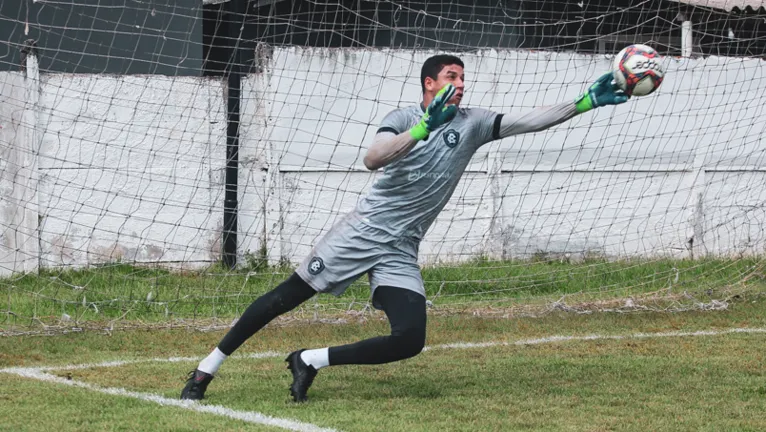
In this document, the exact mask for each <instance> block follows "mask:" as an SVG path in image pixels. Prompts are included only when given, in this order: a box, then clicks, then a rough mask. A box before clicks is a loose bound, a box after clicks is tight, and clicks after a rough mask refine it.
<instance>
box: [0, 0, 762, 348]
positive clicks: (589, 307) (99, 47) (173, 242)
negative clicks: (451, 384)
mask: <svg viewBox="0 0 766 432" xmlns="http://www.w3.org/2000/svg"><path fill="white" fill-rule="evenodd" d="M12 3H13V2H12V1H11V2H3V4H2V6H0V28H4V29H5V30H2V32H4V33H0V37H2V38H3V39H4V40H3V41H2V44H0V48H2V51H3V52H2V53H0V98H2V99H0V100H1V101H2V103H0V333H7V334H10V333H15V332H36V331H59V330H62V329H72V328H105V327H106V328H115V327H129V326H134V325H141V326H147V325H160V326H167V325H184V326H199V327H205V326H215V325H219V326H225V325H228V324H230V323H231V322H232V320H233V319H235V318H236V317H237V316H238V315H239V314H240V313H241V312H242V311H243V310H244V308H245V307H247V305H249V304H250V303H251V302H252V301H253V300H254V299H255V298H256V297H257V296H258V295H259V294H261V293H263V292H265V291H267V290H269V289H271V288H273V287H274V286H276V285H277V284H278V283H279V282H281V281H282V280H283V279H284V278H286V277H287V276H288V275H289V274H290V273H291V272H292V270H293V269H294V268H295V266H296V265H297V264H298V263H300V262H301V261H302V260H303V259H304V258H305V257H306V256H308V255H309V254H310V253H311V248H312V246H313V245H314V244H315V243H316V242H317V241H318V240H319V239H320V238H321V236H322V235H324V234H325V233H327V232H328V230H329V229H330V228H331V227H332V226H333V224H334V223H335V222H336V221H337V220H339V218H340V217H342V216H343V215H344V214H345V213H347V212H348V211H350V210H352V209H353V208H354V206H355V205H356V203H357V202H358V201H359V200H360V198H361V197H363V196H364V194H365V193H366V192H367V191H369V189H370V187H371V186H372V184H373V182H374V180H375V179H376V178H377V176H378V175H379V173H373V172H369V171H367V170H366V169H365V168H364V165H363V163H362V158H363V157H364V155H365V151H366V148H367V147H368V146H369V144H370V143H371V141H372V139H373V136H374V135H375V133H376V131H377V128H378V124H379V122H380V120H381V119H382V118H383V116H385V115H386V114H387V113H388V112H390V111H391V110H393V109H396V108H399V107H404V106H407V105H412V104H417V103H419V101H420V98H421V90H420V81H419V79H420V68H421V65H422V64H423V62H424V61H425V59H426V58H428V57H429V56H430V55H433V54H436V53H452V54H456V55H459V56H460V57H461V58H462V60H463V61H464V63H465V74H466V82H467V83H466V97H465V98H464V99H463V101H462V104H463V105H466V106H470V107H482V108H488V109H492V110H495V111H497V112H500V113H512V112H521V111H524V110H530V109H533V108H535V107H538V106H542V105H549V104H553V103H557V102H561V101H567V100H574V98H575V97H576V96H577V95H578V94H580V93H581V92H582V91H584V90H585V89H586V88H587V86H588V85H589V84H590V83H592V82H593V81H594V80H595V79H596V78H597V77H598V76H599V75H601V74H602V73H604V72H606V71H608V70H609V69H610V65H611V61H612V59H613V57H614V54H615V53H617V52H618V51H619V50H620V49H622V48H623V47H625V46H627V45H629V44H631V43H645V44H648V45H650V46H653V47H654V48H655V49H657V50H658V51H659V53H660V54H661V55H662V63H663V66H664V67H665V69H666V79H665V81H664V83H663V84H662V87H661V88H660V89H659V90H658V91H657V92H656V93H655V94H653V95H651V96H648V97H644V98H634V99H633V100H631V101H630V102H629V103H627V104H625V105H621V106H619V107H607V108H602V109H598V110H595V111H592V112H589V113H586V114H583V115H580V116H578V117H576V118H574V119H572V120H570V121H568V122H565V123H563V124H561V125H558V126H556V127H553V128H551V129H548V130H545V131H541V132H538V133H533V134H526V135H521V136H517V137H512V138H507V139H504V140H501V141H496V142H493V143H490V144H487V145H485V146H484V147H482V148H481V149H480V150H479V151H478V152H477V153H476V155H475V156H474V157H473V159H472V160H471V163H470V164H469V166H468V169H467V170H466V172H465V174H464V176H463V178H462V181H461V182H460V184H459V185H458V187H457V189H456V191H455V193H454V195H453V197H452V199H451V200H450V202H449V204H448V205H447V207H446V208H445V209H444V211H443V212H442V213H441V214H440V216H439V218H438V219H437V221H436V222H435V223H434V225H433V226H432V227H431V229H430V230H429V231H428V233H427V234H426V236H425V239H424V241H423V242H422V244H421V246H420V264H421V266H422V274H423V278H424V283H425V288H426V292H427V296H428V300H429V301H430V307H431V309H432V311H433V312H435V313H438V312H440V311H444V312H445V313H453V312H456V311H464V310H467V311H471V312H473V313H481V314H488V315H494V314H501V315H504V316H512V315H513V314H541V313H545V312H548V311H552V310H568V311H576V312H590V311H593V310H607V311H618V312H626V311H641V310H671V311H674V310H687V309H718V308H725V307H726V306H727V302H728V301H730V299H732V298H735V297H737V296H744V295H746V294H752V293H754V292H760V291H762V288H763V286H764V285H763V263H764V262H763V253H764V247H766V238H764V232H766V230H765V228H766V205H765V204H766V203H765V201H766V162H765V161H764V149H763V146H762V145H761V144H762V137H763V136H766V131H765V130H764V122H763V119H764V118H766V112H765V110H766V108H765V107H766V99H764V98H765V97H766V96H764V95H766V92H765V91H764V89H766V63H765V62H764V56H765V55H766V33H764V29H763V25H762V24H761V25H760V26H759V22H762V21H763V19H764V16H766V14H764V10H763V9H762V8H761V9H758V8H757V5H756V8H755V9H754V8H753V7H746V8H745V5H746V4H747V3H748V2H736V3H737V4H738V7H737V8H733V9H732V8H731V5H728V4H726V2H713V1H710V2H703V1H695V2H691V1H690V2H676V1H644V2H611V1H603V2H590V3H589V2H585V3H583V2H580V3H575V2H553V3H551V2H545V1H539V0H537V1H531V2H520V1H510V2H496V1H490V0H486V1H470V2H469V1H458V2H446V1H444V2H400V1H369V0H357V1H352V2H345V1H344V2H340V1H331V0H328V1H321V2H315V1H296V2H288V1H251V2H249V3H247V4H246V5H245V6H246V11H243V12H245V13H233V12H231V10H241V9H236V7H240V8H241V7H243V6H241V5H240V6H236V7H235V6H234V5H232V4H229V3H226V2H224V3H218V4H199V2H194V1H187V2H184V1H181V2H176V3H177V4H175V5H174V6H159V5H152V4H151V2H147V3H131V4H130V5H125V4H120V6H119V7H118V4H117V3H116V2H114V1H108V0H100V1H99V2H84V1H77V0H68V1H48V0H45V1H39V2H19V5H15V6H14V5H13V4H12ZM211 3H215V2H211ZM622 3H624V4H622ZM730 3H731V2H730ZM740 7H741V9H740ZM235 54H236V55H235ZM234 61H236V62H237V63H236V64H238V65H240V67H238V68H232V64H233V62H234ZM237 72H241V83H240V85H241V87H240V89H241V91H240V92H239V97H238V98H237V99H236V101H234V102H236V105H237V106H238V108H239V114H240V115H239V120H238V121H237V122H236V125H235V126H237V127H234V128H233V127H232V116H231V115H230V114H231V113H232V112H233V105H232V103H233V98H232V97H231V96H232V91H231V89H230V86H231V83H232V82H236V81H231V79H230V78H229V77H230V76H232V74H235V75H236V74H237ZM234 95H236V93H234ZM232 131H236V134H237V135H236V139H234V138H235V137H232V136H231V132H232ZM232 144H236V145H237V150H238V154H237V157H238V159H237V160H236V162H237V163H235V164H231V163H229V164H228V165H229V168H228V169H227V162H230V161H231V159H230V157H231V155H232V153H231V150H232ZM227 150H229V152H228V153H227ZM231 165H234V168H235V170H232V166H231ZM227 190H228V191H229V192H230V194H233V195H231V196H236V198H237V200H236V208H232V207H229V209H230V210H232V209H233V210H234V211H235V214H236V217H237V219H236V220H237V228H236V230H235V233H236V242H235V243H234V246H235V249H234V250H230V251H228V253H233V254H234V256H236V266H235V267H233V268H232V267H230V266H228V265H224V260H223V259H222V257H223V256H224V255H225V253H227V251H226V250H225V248H226V247H225V243H226V241H225V240H226V235H230V234H226V235H225V232H226V228H225V220H224V213H225V211H224V208H225V207H226V202H225V201H226V199H227V194H226V193H227ZM231 238H233V237H229V239H231ZM368 306H369V286H368V283H367V279H366V277H362V278H360V279H359V280H358V281H357V282H356V283H355V284H354V285H353V286H352V287H351V288H350V289H349V290H348V291H347V292H346V294H344V295H343V296H341V297H338V298H335V297H332V296H320V297H318V298H316V299H315V300H312V301H310V302H309V303H307V304H306V305H304V306H303V307H302V308H301V309H300V310H298V311H297V312H296V313H295V314H292V315H290V318H288V319H296V318H297V319H320V320H321V319H337V318H343V317H344V316H345V315H347V314H356V315H358V314H364V313H366V312H365V311H366V310H368Z"/></svg>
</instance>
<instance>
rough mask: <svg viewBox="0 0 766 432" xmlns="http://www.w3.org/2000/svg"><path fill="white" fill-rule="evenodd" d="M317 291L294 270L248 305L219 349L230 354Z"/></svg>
mask: <svg viewBox="0 0 766 432" xmlns="http://www.w3.org/2000/svg"><path fill="white" fill-rule="evenodd" d="M314 294H316V291H315V290H314V288H311V286H310V285H309V284H307V283H306V282H305V281H304V280H303V279H301V278H300V276H298V275H297V274H296V273H293V274H292V275H291V276H290V277H289V278H288V279H287V280H285V281H284V282H282V283H281V284H279V286H277V287H276V288H274V289H273V290H271V291H269V292H267V293H266V294H264V295H262V296H260V297H259V298H258V299H257V300H255V301H254V302H253V303H252V304H251V305H250V306H248V307H247V309H246V310H245V313H243V314H242V317H241V318H240V319H239V321H237V323H236V324H234V327H232V328H231V330H229V332H228V333H226V336H224V337H223V339H222V340H221V342H220V343H219V344H218V349H219V350H221V352H223V353H224V354H226V355H231V354H232V353H233V352H234V351H236V349H237V348H239V347H240V346H241V345H242V344H243V343H244V342H245V341H246V340H247V339H249V338H250V336H252V335H254V334H255V333H256V332H257V331H258V330H260V329H262V328H263V326H265V325H266V324H268V323H269V322H270V321H271V320H273V319H274V318H276V317H278V316H279V315H282V314H283V313H285V312H289V311H291V310H293V309H295V308H296V307H298V305H300V304H301V303H303V302H305V301H306V300H308V299H310V298H311V297H313V296H314Z"/></svg>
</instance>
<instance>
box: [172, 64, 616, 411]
mask: <svg viewBox="0 0 766 432" xmlns="http://www.w3.org/2000/svg"><path fill="white" fill-rule="evenodd" d="M464 80H465V76H464V74H463V62H462V61H461V60H460V59H459V58H458V57H454V56H449V55H437V56H433V57H431V58H429V59H427V60H426V61H425V63H424V64H423V68H422V71H421V74H420V83H421V87H422V90H423V103H422V104H419V105H413V106H409V107H406V108H401V109H397V110H394V111H392V112H391V113H389V114H388V115H386V117H385V118H384V119H383V122H382V124H381V125H380V128H379V129H378V132H377V134H376V135H375V138H374V141H373V143H372V145H371V146H370V148H369V150H368V152H367V154H366V156H365V158H364V164H365V166H366V167H367V168H368V169H370V170H377V169H380V168H384V167H385V171H384V173H383V174H382V175H381V176H380V178H379V179H378V180H377V181H376V182H375V184H374V185H373V186H372V189H371V190H370V192H369V194H368V195H367V196H366V197H365V198H364V199H362V200H361V201H360V202H359V204H358V205H357V207H356V208H355V209H354V210H353V211H352V212H351V213H349V214H347V215H346V216H345V217H344V218H343V219H342V220H340V221H339V222H338V223H337V224H336V225H335V226H333V227H332V229H331V230H330V231H329V232H328V233H327V234H326V235H325V236H324V237H323V238H322V239H321V240H320V241H319V242H318V243H317V244H316V245H315V247H314V249H313V251H312V252H311V254H310V255H309V256H308V257H306V259H305V260H304V261H303V263H302V264H301V265H300V267H299V268H298V269H297V270H296V272H295V273H293V274H292V275H291V276H290V277H289V278H288V279H287V280H285V281H284V282H282V283H281V284H280V285H279V286H277V287H276V288H275V289H274V290H272V291H270V292H268V293H266V294H264V295H263V296H261V297H260V298H258V299H257V300H255V302H253V303H252V304H251V305H250V306H249V307H248V308H247V309H246V310H245V312H244V314H243V315H242V317H241V318H240V319H239V321H237V323H236V324H235V325H234V327H232V328H231V330H230V331H229V332H228V333H227V334H226V335H225V336H224V337H223V339H222V340H221V342H220V343H219V344H218V346H217V347H216V348H215V349H214V350H213V352H212V353H210V355H209V356H207V357H206V358H205V359H204V360H202V362H200V364H199V366H198V367H197V369H196V370H195V371H193V372H191V373H190V376H189V378H188V380H187V382H186V386H185V387H184V389H183V391H182V393H181V398H182V399H202V398H203V397H204V394H205V390H206V389H207V386H208V384H209V383H210V381H211V380H212V379H213V376H214V375H215V374H216V372H217V371H218V369H219V367H220V366H221V364H222V363H223V361H224V360H225V359H226V358H227V357H228V356H230V355H231V354H232V353H233V352H234V351H235V350H236V349H237V348H239V347H240V345H242V344H243V343H244V342H245V341H246V340H247V339H248V338H250V337H251V336H252V335H253V334H255V333H256V332H257V331H258V330H260V329H261V328H262V327H263V326H265V325H266V324H267V323H268V322H269V321H271V320H273V319H274V318H276V317H277V316H279V315H281V314H283V313H285V312H288V311H290V310H292V309H294V308H295V307H297V306H298V305H300V304H301V303H303V302H305V301H306V300H308V299H309V298H311V297H312V296H314V295H315V294H316V293H318V292H319V293H332V294H335V295H340V294H341V293H343V291H344V290H345V289H346V288H347V287H348V286H349V285H350V284H351V283H352V282H353V281H355V280H356V279H358V278H359V277H361V276H362V275H364V274H367V275H368V277H369V281H370V287H371V290H372V293H371V298H372V303H373V306H375V307H376V308H378V309H382V310H383V311H384V312H385V313H386V316H387V317H388V319H389V322H390V325H391V334H390V335H389V336H381V337H375V338H371V339H367V340H362V341H360V342H356V343H352V344H348V345H341V346H334V347H329V348H319V349H310V350H298V351H294V352H292V353H291V354H290V355H289V356H288V357H287V359H286V361H287V363H288V368H289V369H290V371H291V372H292V376H293V382H292V385H291V386H290V394H291V395H292V397H293V400H295V401H305V400H306V399H307V398H306V393H307V391H308V389H309V387H310V386H311V384H312V382H313V381H314V377H315V376H316V375H317V371H319V370H320V369H322V368H324V367H327V366H336V365H347V364H380V363H389V362H394V361H397V360H403V359H406V358H409V357H413V356H415V355H417V354H418V353H420V351H421V350H422V349H423V346H424V344H425V339H426V298H425V290H424V288H423V280H422V278H421V275H420V268H419V266H418V245H419V244H420V241H421V240H422V239H423V235H424V234H425V233H426V231H427V230H428V228H429V227H430V226H431V223H432V222H433V221H434V219H436V216H437V215H438V214H439V212H440V211H441V210H442V208H443V207H444V205H445V204H446V203H447V201H448V200H449V198H450V196H451V195H452V193H453V192H454V190H455V187H456V185H457V184H458V181H459V180H460V177H461V176H462V174H463V171H464V170H465V168H466V166H467V165H468V162H469V161H470V160H471V157H472V156H473V154H474V153H475V152H476V150H477V149H478V148H479V147H481V146H482V145H484V144H486V143H488V142H490V141H493V140H497V139H501V138H505V137H509V136H512V135H518V134H523V133H529V132H536V131H540V130H543V129H546V128H549V127H551V126H554V125H557V124H559V123H562V122H564V121H567V120H569V119H571V118H572V117H574V116H576V115H577V114H580V113H583V112H586V111H589V110H591V109H594V108H597V107H600V106H604V105H617V104H621V103H624V102H626V101H627V100H628V97H627V96H626V95H625V94H623V93H622V92H621V91H620V90H618V89H617V87H616V85H615V84H613V83H612V78H611V74H605V75H603V76H602V77H601V78H599V79H598V80H597V81H596V82H595V84H593V85H592V86H591V87H590V88H589V89H588V91H587V92H585V93H584V94H583V95H581V96H580V97H578V98H577V99H576V100H575V101H574V102H563V103H560V104H558V105H553V106H548V107H543V108H537V109H534V110H531V111H529V112H526V113H521V114H498V113H495V112H493V111H489V110H486V109H480V108H458V106H459V105H460V102H461V101H462V99H463V96H464V92H465V82H464Z"/></svg>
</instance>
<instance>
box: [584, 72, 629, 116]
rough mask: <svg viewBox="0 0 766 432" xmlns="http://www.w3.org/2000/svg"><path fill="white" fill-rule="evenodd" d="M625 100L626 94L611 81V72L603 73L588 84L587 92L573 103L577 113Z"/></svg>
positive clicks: (617, 103)
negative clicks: (590, 84) (591, 83)
mask: <svg viewBox="0 0 766 432" xmlns="http://www.w3.org/2000/svg"><path fill="white" fill-rule="evenodd" d="M627 101H628V95H626V94H625V92H623V91H622V90H620V87H619V86H618V85H617V83H615V82H613V79H612V74H611V73H605V74H604V75H601V77H600V78H599V79H597V80H596V82H595V83H594V84H593V85H592V86H590V88H589V89H588V91H587V92H585V93H583V94H581V95H580V97H578V98H577V99H575V105H576V106H577V112H578V113H584V112H586V111H590V110H592V109H593V108H598V107H602V106H604V105H619V104H621V103H625V102H627Z"/></svg>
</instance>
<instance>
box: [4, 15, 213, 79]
mask: <svg viewBox="0 0 766 432" xmlns="http://www.w3.org/2000/svg"><path fill="white" fill-rule="evenodd" d="M201 16H202V2H201V0H175V1H172V2H163V1H159V0H153V1H141V2H138V1H126V0H99V1H97V2H92V1H86V0H56V1H55V2H46V1H39V2H32V1H30V0H2V2H1V3H0V70H16V69H18V65H19V62H20V57H19V49H20V48H21V47H22V46H23V45H24V41H25V40H27V39H34V40H35V41H36V42H37V49H38V52H39V54H40V68H41V70H44V71H50V72H69V73H113V74H161V75H200V74H201V70H202V64H203V59H202V21H201V19H200V18H201ZM27 26H28V28H29V34H28V35H25V34H24V30H25V28H26V27H27Z"/></svg>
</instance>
